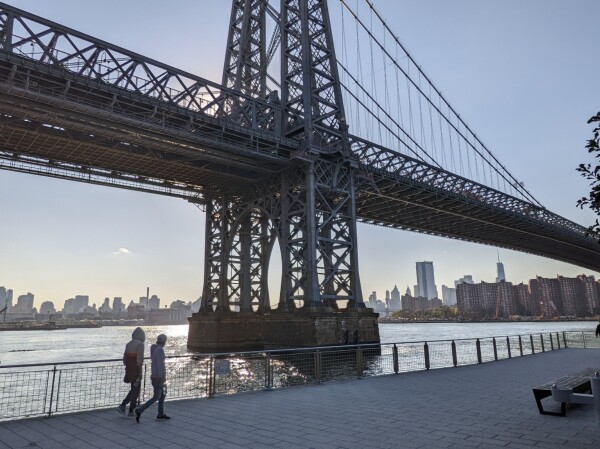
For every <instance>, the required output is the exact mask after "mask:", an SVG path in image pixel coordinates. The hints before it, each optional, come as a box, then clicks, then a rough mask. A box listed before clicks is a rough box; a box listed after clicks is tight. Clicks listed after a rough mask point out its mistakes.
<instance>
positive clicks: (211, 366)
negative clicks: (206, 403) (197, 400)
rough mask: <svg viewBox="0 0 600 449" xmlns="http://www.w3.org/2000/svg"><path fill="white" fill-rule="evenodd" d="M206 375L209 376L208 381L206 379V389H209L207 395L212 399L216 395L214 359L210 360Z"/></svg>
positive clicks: (210, 358)
mask: <svg viewBox="0 0 600 449" xmlns="http://www.w3.org/2000/svg"><path fill="white" fill-rule="evenodd" d="M206 375H207V376H208V379H206V388H207V389H208V391H207V392H206V395H207V397H208V398H212V397H213V396H214V395H215V385H214V378H215V362H214V358H213V357H209V358H208V370H207V373H206Z"/></svg>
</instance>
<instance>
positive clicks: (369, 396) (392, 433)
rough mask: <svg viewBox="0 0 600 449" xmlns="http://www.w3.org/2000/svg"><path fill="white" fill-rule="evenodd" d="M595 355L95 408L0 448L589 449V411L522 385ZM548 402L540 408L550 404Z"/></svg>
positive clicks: (14, 429) (5, 435)
mask: <svg viewBox="0 0 600 449" xmlns="http://www.w3.org/2000/svg"><path fill="white" fill-rule="evenodd" d="M599 357H600V350H598V349H567V350H562V351H553V352H549V353H544V354H537V355H534V356H528V357H519V358H516V359H511V360H504V361H500V362H491V363H486V364H483V365H476V366H467V367H462V368H448V369H441V370H433V371H430V372H416V373H410V374H401V375H398V376H386V377H379V378H368V379H363V380H356V381H349V382H340V383H329V384H324V385H308V386H302V387H294V388H289V389H287V390H277V391H272V392H257V393H248V394H240V395H236V396H229V397H219V398H216V399H201V400H191V401H179V402H167V403H166V411H167V412H168V413H169V414H170V415H171V416H172V417H173V419H172V420H171V421H170V422H156V421H154V419H153V418H154V414H155V413H156V406H153V408H151V409H150V410H148V411H147V412H146V414H145V415H144V416H142V420H141V423H140V424H139V425H137V424H136V423H135V421H134V420H130V419H124V418H121V417H120V416H119V415H118V414H117V412H116V411H115V410H102V411H94V412H88V413H80V414H76V415H70V416H59V417H56V418H53V419H33V420H26V421H17V422H9V423H4V424H0V448H1V449H6V448H22V447H32V446H34V447H39V448H44V449H53V448H62V447H71V448H78V449H79V448H105V447H111V448H136V447H140V448H141V447H144V448H154V447H156V448H161V449H178V448H191V447H194V448H228V449H232V448H257V449H258V448H286V449H287V448H289V449H292V448H298V449H300V448H302V449H306V448H323V449H324V448H327V449H331V448H340V449H341V448H360V449H369V448H373V449H375V448H379V449H380V448H399V447H401V448H461V449H462V448H465V447H479V448H489V447H507V448H527V447H532V448H533V447H536V448H541V447H543V448H545V449H549V448H559V447H561V448H567V447H568V448H581V449H584V448H590V449H591V448H598V447H600V431H599V428H598V426H597V424H596V418H595V414H594V411H593V409H592V408H591V407H590V406H573V407H572V408H571V409H570V410H569V413H568V415H567V417H565V418H561V417H555V416H545V415H540V414H539V413H538V410H537V407H536V405H535V401H534V398H533V395H532V393H531V388H532V387H533V386H535V385H538V384H540V383H542V382H544V381H546V380H548V379H549V378H552V377H560V376H561V375H564V374H565V373H567V372H573V371H576V370H578V369H583V368H585V367H587V366H589V364H590V360H598V359H599ZM552 406H554V404H548V407H552Z"/></svg>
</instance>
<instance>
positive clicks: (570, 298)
mask: <svg viewBox="0 0 600 449" xmlns="http://www.w3.org/2000/svg"><path fill="white" fill-rule="evenodd" d="M557 279H558V286H559V288H560V295H561V300H562V305H563V314H564V315H566V316H586V315H588V314H589V313H588V308H587V304H586V300H585V293H584V288H583V283H582V282H581V280H580V279H579V278H566V277H564V276H557Z"/></svg>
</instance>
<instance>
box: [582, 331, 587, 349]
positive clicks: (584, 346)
mask: <svg viewBox="0 0 600 449" xmlns="http://www.w3.org/2000/svg"><path fill="white" fill-rule="evenodd" d="M581 335H583V348H584V349H585V348H587V342H586V341H585V332H581Z"/></svg>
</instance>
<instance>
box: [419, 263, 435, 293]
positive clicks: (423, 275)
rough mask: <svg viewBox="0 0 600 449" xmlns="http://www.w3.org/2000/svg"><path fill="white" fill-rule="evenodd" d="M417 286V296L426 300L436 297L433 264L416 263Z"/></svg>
mask: <svg viewBox="0 0 600 449" xmlns="http://www.w3.org/2000/svg"><path fill="white" fill-rule="evenodd" d="M417 286H418V287H419V296H422V297H423V298H427V299H433V298H437V297H438V293H437V288H436V286H435V276H434V274H433V262H417Z"/></svg>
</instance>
